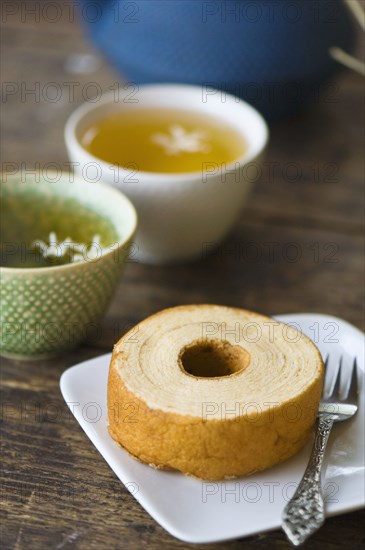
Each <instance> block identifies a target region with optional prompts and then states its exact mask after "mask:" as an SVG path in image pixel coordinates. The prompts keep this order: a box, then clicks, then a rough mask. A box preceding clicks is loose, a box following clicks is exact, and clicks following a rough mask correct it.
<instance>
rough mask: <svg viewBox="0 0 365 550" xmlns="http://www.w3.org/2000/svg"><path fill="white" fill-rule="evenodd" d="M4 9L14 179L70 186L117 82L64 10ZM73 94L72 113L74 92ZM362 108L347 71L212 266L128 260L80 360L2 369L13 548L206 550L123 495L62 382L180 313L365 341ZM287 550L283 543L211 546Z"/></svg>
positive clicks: (283, 146)
mask: <svg viewBox="0 0 365 550" xmlns="http://www.w3.org/2000/svg"><path fill="white" fill-rule="evenodd" d="M3 4H8V5H11V8H12V11H13V12H14V14H13V15H12V14H11V13H10V12H9V13H8V14H7V16H6V17H4V14H3V17H2V58H3V59H2V61H3V62H2V81H3V83H6V84H7V85H8V86H9V87H8V88H6V92H7V93H6V94H5V97H4V95H3V100H2V101H3V103H2V132H3V139H2V168H3V170H6V171H11V170H13V169H14V167H17V168H18V169H22V170H24V171H26V170H31V169H33V168H34V167H38V168H41V169H46V168H47V166H48V164H47V163H53V164H56V165H57V166H59V167H61V168H62V169H63V170H67V160H68V159H67V155H66V151H65V147H64V144H63V127H64V124H65V121H66V119H67V116H68V115H69V113H70V112H71V111H72V110H73V109H74V108H75V107H76V105H78V104H79V103H80V102H81V101H83V99H85V98H84V95H83V94H84V93H85V89H86V90H88V91H89V92H90V93H91V91H92V90H91V86H90V83H91V82H94V83H95V82H96V83H97V85H98V87H99V88H100V90H103V91H105V90H108V89H109V88H110V87H111V86H113V85H114V83H115V82H118V81H121V79H120V76H118V75H117V74H115V73H113V72H112V70H111V69H110V68H109V67H108V66H107V64H106V63H105V62H104V61H103V59H102V58H101V57H100V56H99V54H98V53H97V52H96V51H95V50H94V49H93V47H92V46H91V45H90V43H89V42H88V40H87V39H86V38H85V36H84V33H83V32H82V28H81V25H80V24H79V22H78V21H74V22H71V21H70V18H69V16H68V13H67V12H66V8H65V6H64V4H65V3H64V2H61V1H59V2H58V4H59V6H61V8H62V10H63V11H62V17H61V19H60V20H59V21H58V22H57V24H53V23H51V22H50V21H47V18H44V17H40V20H39V21H36V20H35V18H32V17H27V18H26V20H25V21H22V17H21V12H22V4H24V2H15V1H14V2H10V3H9V2H4V3H3ZM26 4H27V5H28V6H29V5H31V4H34V3H32V2H26ZM53 4H54V2H53ZM10 11H11V10H10ZM359 51H360V52H361V51H363V48H362V47H359ZM84 56H88V57H84ZM81 70H83V71H84V72H80V71H81ZM85 71H86V72H85ZM50 82H52V83H57V84H58V85H59V87H60V89H61V91H62V93H61V98H60V99H59V100H58V101H56V102H53V101H49V100H48V99H47V97H46V98H44V97H43V96H42V93H40V96H39V97H37V94H35V95H34V94H33V95H32V94H29V93H26V92H27V90H28V92H29V90H31V89H37V86H38V87H39V90H40V91H42V90H44V89H46V88H47V86H48V84H49V83H50ZM70 82H72V83H74V84H73V87H74V92H75V93H74V97H70V96H69V95H68V90H69V85H68V88H67V86H65V83H70ZM11 85H15V86H18V88H17V90H16V91H14V90H15V88H11ZM99 88H98V89H99ZM11 90H13V91H12V93H10V92H11ZM49 92H50V93H51V90H50V89H49ZM363 100H364V85H363V80H362V79H361V77H360V76H357V75H355V74H352V73H350V72H347V71H344V72H342V73H341V74H340V75H339V76H338V77H336V79H335V80H334V81H333V83H332V87H331V88H328V89H327V90H325V91H324V93H323V94H322V96H321V97H320V98H318V99H317V101H315V103H314V104H312V105H311V106H310V107H308V108H307V109H306V110H305V111H303V112H301V113H300V114H298V115H295V116H294V117H292V118H290V119H286V120H283V121H281V122H279V123H276V124H275V125H273V126H272V127H271V138H270V144H269V147H268V151H267V157H266V159H265V164H264V166H263V167H262V170H261V173H260V174H258V175H257V177H256V179H257V182H256V185H255V186H254V190H253V193H252V195H251V197H250V199H249V201H248V204H247V206H246V207H245V209H244V210H243V212H242V216H241V219H240V222H239V223H238V225H237V226H236V228H235V230H234V231H233V232H232V234H231V235H230V237H229V238H228V239H227V240H226V241H225V242H224V243H222V244H221V245H219V246H218V248H217V249H216V250H215V251H214V252H213V253H212V254H211V255H207V253H206V252H207V250H208V249H209V248H210V247H211V244H212V243H205V244H204V243H202V257H201V259H200V260H199V261H197V262H193V263H189V264H186V265H182V266H173V267H158V266H145V265H141V264H138V263H136V262H134V261H133V258H131V259H130V261H129V263H128V266H127V269H126V272H125V276H124V278H123V279H122V281H121V283H120V285H119V288H118V290H117V293H116V295H115V297H114V299H113V301H112V304H111V306H110V308H109V311H108V313H107V315H106V317H105V320H104V321H103V324H102V326H101V327H100V330H99V331H97V334H91V335H90V336H89V338H88V340H87V342H86V343H85V344H84V345H83V346H82V347H80V348H79V349H77V350H75V351H73V352H71V353H69V354H67V355H64V356H62V357H59V358H57V359H53V360H49V361H35V362H31V363H27V362H20V361H10V360H5V359H2V361H1V363H2V364H1V367H2V368H1V382H2V414H1V427H2V434H1V443H2V447H1V449H2V457H1V458H2V471H1V477H2V488H1V504H2V511H1V515H2V522H1V543H2V548H5V549H15V550H20V549H31V550H43V549H61V548H62V549H68V548H70V549H71V548H75V549H98V550H99V549H112V548H115V549H123V550H129V549H131V550H132V549H139V548H148V549H151V550H154V549H156V550H157V549H158V550H160V549H161V548H166V549H176V550H177V549H189V548H198V545H190V544H186V543H184V542H181V541H179V540H176V539H174V538H173V537H172V536H170V535H169V534H168V533H166V532H165V531H164V530H163V529H162V528H161V527H160V526H159V525H158V524H157V523H156V522H155V521H154V520H153V519H151V517H150V516H149V515H148V514H147V513H146V512H145V511H144V510H143V509H142V508H141V507H140V505H139V504H138V503H137V502H136V501H135V500H134V498H133V497H132V496H131V495H130V494H129V493H128V491H127V490H126V489H125V488H124V487H123V485H122V484H121V483H120V482H119V481H118V479H117V478H116V476H115V475H114V473H113V472H112V471H111V470H110V468H109V467H108V465H107V464H106V463H105V462H104V460H103V459H102V458H101V456H100V455H99V454H98V452H97V451H96V449H95V448H94V446H93V445H92V444H91V442H90V441H89V440H88V439H87V437H86V436H85V435H84V433H83V432H82V431H81V429H80V427H79V425H78V424H77V423H76V421H75V420H74V419H73V417H71V416H70V413H69V412H68V409H67V407H66V405H65V404H64V402H63V399H62V396H61V394H60V390H59V378H60V375H61V374H62V372H63V371H64V370H65V369H67V368H68V367H70V366H71V365H74V364H76V363H78V362H80V361H83V360H85V359H88V358H91V357H95V356H97V355H100V354H102V353H105V352H107V351H110V350H111V347H112V345H113V343H115V341H116V340H117V339H118V338H119V337H120V336H121V335H122V334H123V333H124V332H125V331H126V330H127V329H128V328H129V327H130V326H131V325H133V324H135V323H137V322H139V321H140V320H141V319H143V318H144V317H146V316H147V315H149V314H152V313H154V312H156V311H158V310H160V309H163V308H165V307H168V306H173V305H177V304H188V303H199V302H200V303H202V302H204V303H219V304H226V305H230V306H237V307H245V308H248V309H254V310H257V311H260V312H262V313H265V314H279V313H291V312H304V311H307V312H322V313H327V314H330V315H336V316H338V317H342V318H344V319H346V320H347V321H349V322H351V323H353V324H354V325H355V326H357V327H359V328H361V329H364V318H363V306H364V300H363V298H364V296H363V291H362V288H363V280H364V252H363V250H364V249H363V246H364V239H363V235H364V230H363V227H364V226H363V221H364V218H363V208H364V204H363V196H364V195H363V189H364V129H363V128H364V116H363V115H364V113H363ZM21 163H23V164H21ZM242 519H243V521H244V518H242ZM364 519H365V518H364V513H363V511H357V512H353V513H349V514H346V515H342V516H338V517H335V518H330V519H328V520H327V522H326V524H325V525H324V527H323V528H322V529H321V530H320V531H319V532H318V533H317V534H316V535H314V536H313V538H312V539H311V541H310V542H308V543H307V544H305V545H304V548H311V549H314V550H315V549H318V550H327V549H329V550H331V549H337V548H342V547H345V548H352V549H357V548H360V547H361V548H362V547H363V542H364V535H363V524H364ZM289 547H290V546H289V544H288V542H287V541H286V539H285V536H284V535H283V534H282V532H281V531H279V530H277V531H273V532H270V533H264V534H260V535H257V536H253V537H249V538H246V539H242V540H236V541H232V542H226V543H221V544H208V545H206V546H205V548H207V550H219V549H227V550H228V549H229V550H238V549H241V548H247V549H254V548H262V549H265V550H266V549H268V548H270V549H284V548H289Z"/></svg>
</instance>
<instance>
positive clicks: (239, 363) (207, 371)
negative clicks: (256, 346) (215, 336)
mask: <svg viewBox="0 0 365 550" xmlns="http://www.w3.org/2000/svg"><path fill="white" fill-rule="evenodd" d="M249 362H250V354H249V353H248V351H246V350H244V349H243V348H241V346H232V344H230V343H229V342H226V341H221V340H209V341H196V342H193V343H192V344H189V345H188V346H185V347H184V348H183V349H182V350H181V352H180V356H179V363H180V367H181V368H182V370H183V371H184V372H186V373H187V374H190V375H191V376H196V377H199V378H217V377H219V376H230V375H231V374H237V373H239V372H241V371H243V370H244V369H245V368H246V367H247V366H248V364H249Z"/></svg>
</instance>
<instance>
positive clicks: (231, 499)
mask: <svg viewBox="0 0 365 550" xmlns="http://www.w3.org/2000/svg"><path fill="white" fill-rule="evenodd" d="M276 319H277V320H279V321H282V322H284V323H296V324H297V325H296V326H297V327H298V325H299V327H300V329H301V330H302V332H303V333H305V334H306V335H307V336H309V337H310V338H311V339H312V340H313V341H314V342H315V343H316V345H317V346H318V347H319V349H320V351H321V353H322V355H323V356H324V357H325V356H327V355H328V354H329V356H330V363H331V364H332V365H334V364H336V363H337V362H338V361H339V358H340V356H341V355H342V356H343V358H344V367H350V366H351V364H352V360H353V357H355V356H356V357H357V361H358V366H359V375H360V388H361V398H360V408H359V411H358V413H357V415H356V416H355V417H354V418H353V419H352V420H349V421H348V422H343V423H341V424H337V425H335V426H334V428H333V432H332V434H331V439H330V442H329V445H328V449H327V455H326V460H327V467H326V470H325V474H324V476H323V488H324V493H325V495H326V509H327V515H328V516H333V515H337V514H340V513H343V512H350V511H352V510H356V509H358V508H361V507H363V506H364V502H365V497H364V481H365V480H364V472H365V465H364V392H363V388H364V334H363V333H362V332H360V331H359V330H358V329H356V328H355V327H353V326H352V325H350V324H348V323H347V322H346V321H343V320H341V319H337V318H336V317H330V316H328V315H317V314H293V315H280V316H277V317H276ZM110 357H111V354H107V355H103V356H101V357H97V358H95V359H91V360H90V361H85V362H84V363H80V364H79V365H76V366H74V367H72V368H70V369H68V370H67V371H66V372H64V374H63V375H62V377H61V382H60V385H61V391H62V394H63V397H64V399H65V401H66V403H67V404H68V405H69V407H70V409H71V411H72V412H73V414H74V416H75V418H76V420H77V421H78V422H79V423H80V425H81V427H82V429H83V430H84V431H85V433H86V434H87V436H88V437H89V438H90V439H91V441H92V442H93V443H94V445H95V447H96V448H97V449H98V451H99V452H100V454H101V455H102V456H103V457H104V459H105V460H106V461H107V463H108V464H109V466H110V467H111V468H112V470H113V471H114V472H115V474H116V475H117V476H118V478H119V479H120V480H121V481H122V482H123V483H124V484H125V485H126V487H127V488H128V489H129V490H130V492H131V493H132V494H133V495H134V497H135V498H136V499H137V500H138V502H139V503H140V504H141V505H142V506H143V508H145V510H147V512H148V513H149V514H150V515H151V516H152V517H153V518H154V519H155V520H156V521H157V522H158V523H159V524H160V525H162V527H164V528H165V529H166V530H167V531H168V532H169V533H171V534H172V535H173V536H175V537H177V538H179V539H182V540H184V541H187V542H191V543H208V542H218V541H222V540H227V539H233V538H238V537H243V536H248V535H253V534H255V533H258V532H261V531H267V530H270V529H275V528H277V527H280V524H281V514H282V510H283V508H284V506H285V504H286V502H287V501H288V499H289V498H290V497H291V496H292V494H293V493H294V490H295V487H296V486H297V484H298V482H299V481H300V479H301V477H302V475H303V472H304V469H305V467H306V464H307V461H308V458H309V453H310V449H311V442H310V443H308V445H307V446H306V447H305V448H304V449H303V450H302V451H301V452H300V453H299V454H297V455H296V456H294V457H293V458H291V459H290V460H287V461H286V462H284V463H282V464H279V465H278V466H275V467H273V468H270V469H269V470H266V471H265V472H261V473H258V474H255V475H252V476H249V477H246V478H241V479H238V480H232V481H224V482H219V483H208V482H203V481H199V480H196V479H193V478H190V477H186V476H184V475H182V474H180V473H178V472H163V471H161V470H160V471H158V470H154V469H153V468H150V467H149V466H146V465H144V464H141V463H140V462H138V461H137V460H135V459H133V458H131V457H130V456H129V455H128V453H127V452H125V451H124V450H123V449H121V448H120V447H119V446H118V445H117V444H116V443H114V441H113V440H112V439H111V437H110V436H109V434H108V430H107V403H106V385H107V376H108V369H109V362H110ZM151 436H152V434H151Z"/></svg>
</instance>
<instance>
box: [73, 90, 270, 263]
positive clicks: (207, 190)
mask: <svg viewBox="0 0 365 550" xmlns="http://www.w3.org/2000/svg"><path fill="white" fill-rule="evenodd" d="M141 108H142V109H151V108H152V109H181V110H186V111H190V112H196V113H198V114H200V115H207V116H211V117H214V118H215V119H217V118H218V119H221V120H222V123H223V124H225V125H231V126H232V127H233V128H234V129H235V130H236V131H238V132H239V133H240V134H242V137H243V139H244V140H245V142H246V144H247V148H246V151H245V154H244V155H243V156H242V157H241V158H239V159H237V160H236V161H235V162H232V163H230V164H227V165H226V166H223V167H219V166H218V165H214V164H205V165H204V166H203V167H202V170H201V171H199V172H187V173H176V174H173V173H172V174H166V173H161V174H159V173H152V172H142V171H138V170H135V169H134V166H133V165H132V164H131V169H124V168H121V167H116V166H114V165H110V163H107V162H104V161H102V160H100V159H98V158H96V157H95V156H93V155H92V154H91V153H89V152H88V151H87V150H86V149H85V148H84V147H83V146H82V145H81V139H82V136H83V134H84V132H85V130H86V129H87V128H88V127H89V126H90V125H91V124H92V123H93V122H95V121H96V120H98V119H100V118H103V117H104V116H106V115H110V114H112V113H114V112H119V111H120V110H132V109H133V110H136V109H137V110H138V109H141ZM267 139H268V129H267V126H266V123H265V121H264V119H263V118H262V116H261V115H260V114H259V113H258V112H257V111H256V110H255V109H254V108H253V107H251V106H250V105H248V104H247V103H245V102H244V101H242V100H241V99H239V98H236V97H234V96H231V95H228V94H225V93H223V92H220V91H218V90H213V89H203V88H201V87H199V86H189V85H181V84H156V85H148V86H140V87H138V88H136V89H135V91H134V93H133V94H131V89H130V87H126V89H124V90H123V89H122V90H120V91H119V92H118V93H117V92H115V91H113V92H111V93H107V94H105V95H104V96H102V98H101V99H100V100H99V101H98V102H97V103H92V104H84V105H81V106H80V107H78V108H77V109H76V110H75V111H74V112H73V114H72V115H71V116H70V118H69V119H68V121H67V124H66V128H65V140H66V146H67V149H68V154H69V157H70V160H71V161H72V162H73V163H74V169H75V171H76V173H79V174H81V175H82V176H83V177H84V179H89V180H90V181H96V180H101V181H103V182H105V183H108V184H110V185H113V186H115V187H117V188H118V189H120V190H121V191H123V193H125V194H126V195H127V196H128V197H129V198H130V199H131V200H132V202H133V203H134V205H135V206H136V208H137V212H138V218H139V227H138V231H137V234H136V250H137V258H138V259H139V260H140V261H143V262H146V263H174V262H179V261H183V260H188V259H191V258H194V257H199V256H201V255H202V253H203V251H204V250H207V247H208V248H212V247H213V246H215V245H217V244H218V243H219V242H220V241H221V240H222V239H223V238H224V237H225V235H226V234H227V233H228V232H229V231H230V229H231V228H232V226H233V224H234V223H235V221H236V219H237V217H238V215H239V213H240V211H241V209H242V206H243V204H244V201H245V198H246V196H247V193H248V191H249V190H250V188H251V187H252V184H253V181H254V177H252V175H251V177H250V169H249V167H250V166H251V164H252V163H255V164H256V163H258V162H260V157H261V154H262V152H263V149H264V147H265V145H266V143H267ZM252 172H254V173H257V170H255V169H253V170H251V174H252Z"/></svg>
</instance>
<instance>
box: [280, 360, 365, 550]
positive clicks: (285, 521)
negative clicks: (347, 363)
mask: <svg viewBox="0 0 365 550" xmlns="http://www.w3.org/2000/svg"><path fill="white" fill-rule="evenodd" d="M327 364H328V357H327V359H326V362H325V366H326V367H327ZM341 369H342V357H341V359H340V364H339V367H338V370H337V375H336V376H335V377H334V380H332V384H331V386H330V388H331V389H330V392H329V395H328V396H325V393H323V396H322V400H321V403H320V405H319V411H318V427H317V432H316V436H315V440H314V444H313V448H312V453H311V456H310V458H309V462H308V466H307V469H306V471H305V473H304V476H303V478H302V480H301V482H300V484H299V486H298V488H297V490H296V492H295V494H294V496H293V497H292V499H291V500H290V501H289V502H288V504H287V505H286V507H285V509H284V512H283V516H282V528H283V530H284V531H285V533H286V536H287V537H288V539H289V540H290V542H291V543H292V544H294V546H299V545H300V544H302V543H303V542H304V541H305V540H306V539H307V538H308V537H309V536H310V535H312V534H313V533H314V532H315V531H317V530H318V529H319V528H320V527H321V526H322V525H323V523H324V520H325V509H324V501H323V496H322V491H321V468H322V462H323V457H324V453H325V450H326V445H327V441H328V439H329V435H330V433H331V429H332V426H333V424H334V422H341V421H342V420H348V419H349V418H351V417H352V416H354V414H355V413H356V411H357V408H358V405H357V403H358V381H357V363H356V359H355V360H354V363H353V367H352V373H351V381H350V385H349V387H348V390H347V392H346V395H345V397H344V399H341V398H340V381H341ZM328 370H329V369H328ZM330 377H331V375H330V374H329V372H328V371H327V369H326V379H327V378H328V382H330ZM326 382H327V380H326ZM325 386H326V384H325Z"/></svg>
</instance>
